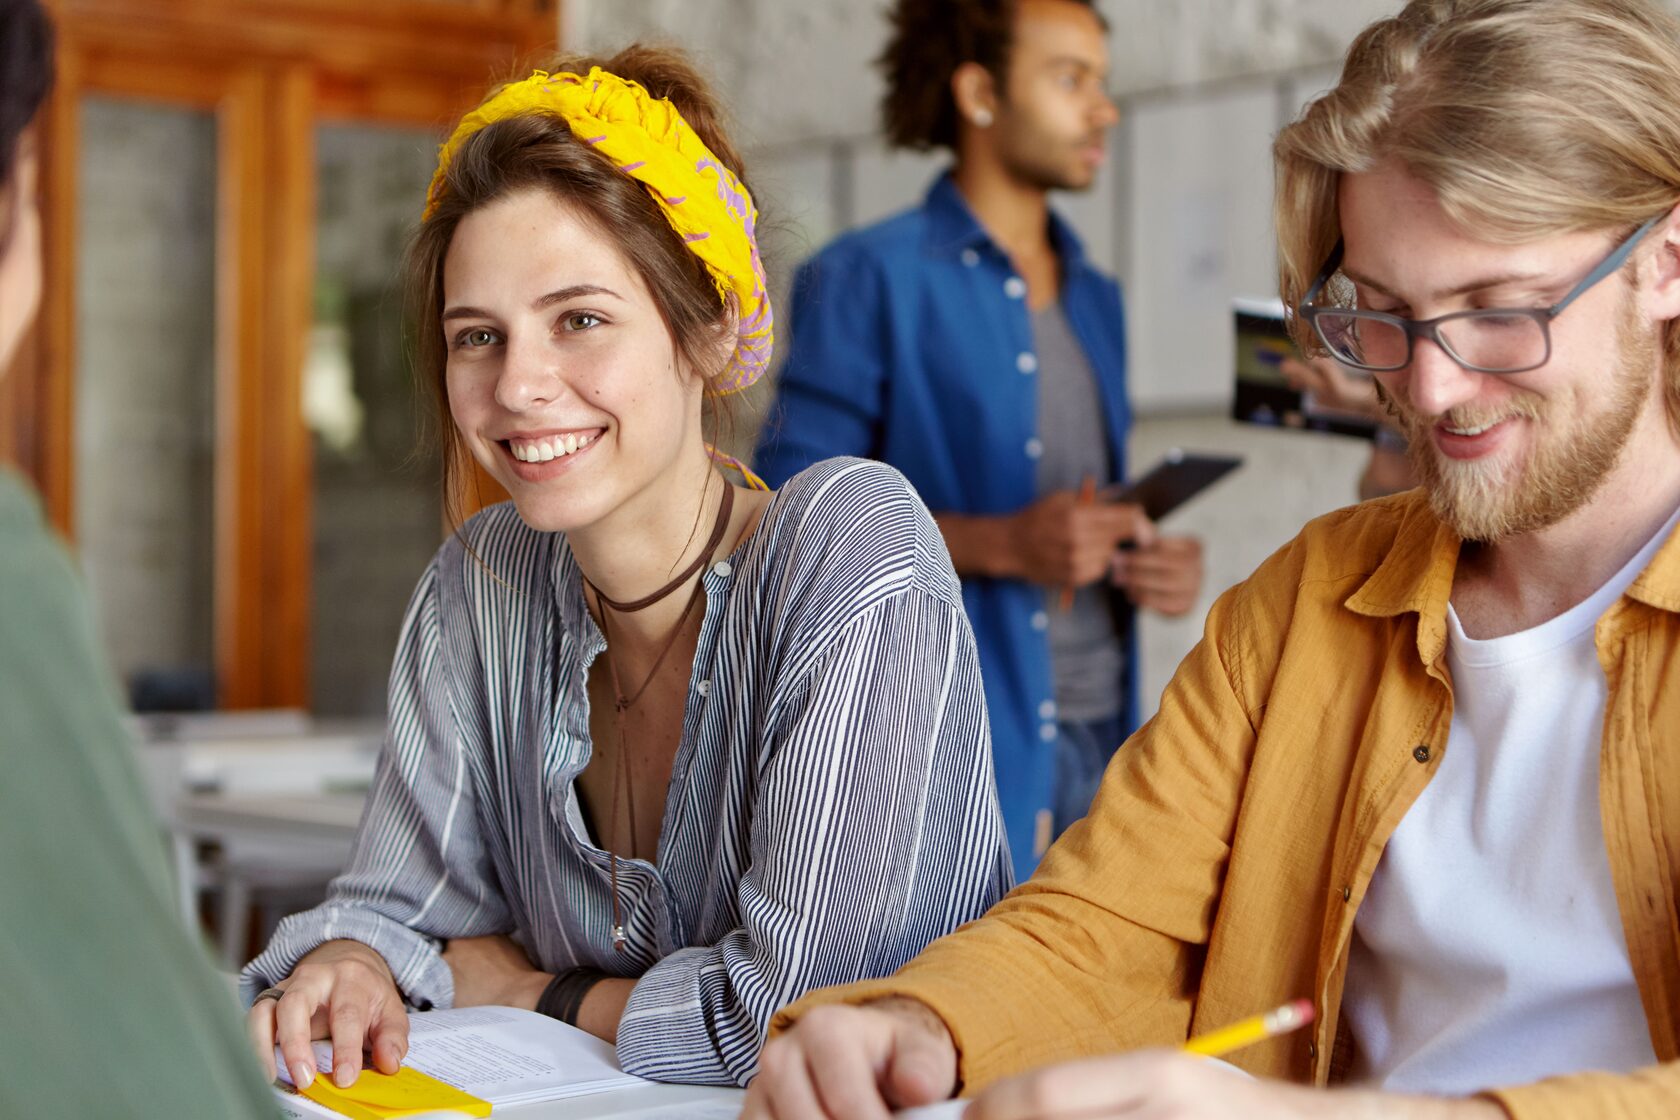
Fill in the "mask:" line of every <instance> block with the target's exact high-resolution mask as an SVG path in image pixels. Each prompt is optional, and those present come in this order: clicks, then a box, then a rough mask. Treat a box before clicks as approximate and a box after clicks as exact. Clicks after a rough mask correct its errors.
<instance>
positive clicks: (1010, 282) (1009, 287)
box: [1003, 276, 1027, 299]
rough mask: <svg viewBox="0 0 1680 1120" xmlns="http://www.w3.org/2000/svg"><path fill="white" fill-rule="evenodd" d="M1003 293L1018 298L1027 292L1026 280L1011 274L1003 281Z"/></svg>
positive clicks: (1011, 297)
mask: <svg viewBox="0 0 1680 1120" xmlns="http://www.w3.org/2000/svg"><path fill="white" fill-rule="evenodd" d="M1003 294H1004V295H1006V296H1008V297H1009V298H1010V299H1020V298H1021V297H1022V296H1024V295H1026V294H1027V282H1026V281H1025V280H1023V279H1021V278H1020V277H1019V276H1011V277H1010V278H1009V279H1007V280H1005V281H1004V282H1003Z"/></svg>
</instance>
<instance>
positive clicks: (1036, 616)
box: [1032, 611, 1050, 630]
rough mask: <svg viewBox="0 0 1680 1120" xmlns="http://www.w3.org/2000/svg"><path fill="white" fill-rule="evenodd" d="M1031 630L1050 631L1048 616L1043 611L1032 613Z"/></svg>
mask: <svg viewBox="0 0 1680 1120" xmlns="http://www.w3.org/2000/svg"><path fill="white" fill-rule="evenodd" d="M1032 628H1033V629H1034V630H1048V629H1050V616H1049V615H1047V614H1045V613H1044V612H1043V611H1034V612H1033V613H1032Z"/></svg>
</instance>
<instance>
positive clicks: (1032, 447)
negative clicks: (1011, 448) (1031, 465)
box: [1026, 437, 1044, 459]
mask: <svg viewBox="0 0 1680 1120" xmlns="http://www.w3.org/2000/svg"><path fill="white" fill-rule="evenodd" d="M1026 451H1027V458H1029V459H1037V458H1038V457H1039V456H1041V455H1043V454H1044V442H1043V441H1042V440H1040V439H1038V438H1037V437H1034V438H1033V439H1029V440H1028V441H1027V447H1026Z"/></svg>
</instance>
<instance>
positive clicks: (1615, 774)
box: [746, 0, 1680, 1120]
mask: <svg viewBox="0 0 1680 1120" xmlns="http://www.w3.org/2000/svg"><path fill="white" fill-rule="evenodd" d="M1275 155H1276V159H1277V167H1278V179H1277V188H1278V189H1277V199H1278V202H1277V227H1278V238H1279V256H1280V260H1281V272H1282V289H1283V296H1284V300H1285V304H1286V306H1289V307H1292V308H1294V309H1295V312H1296V315H1295V322H1294V326H1295V329H1296V333H1297V340H1298V341H1299V342H1300V343H1301V344H1302V345H1303V346H1304V347H1305V348H1306V349H1308V350H1310V351H1312V352H1314V353H1317V354H1328V355H1330V356H1333V357H1334V358H1335V359H1336V360H1337V361H1339V362H1341V363H1343V364H1345V365H1347V366H1351V367H1354V368H1359V369H1364V370H1366V371H1368V372H1369V373H1370V375H1371V376H1372V377H1373V378H1374V379H1375V381H1376V384H1377V385H1378V387H1379V388H1380V390H1381V393H1382V396H1383V398H1384V400H1385V402H1386V404H1387V405H1388V408H1389V409H1390V411H1391V412H1392V413H1393V415H1394V417H1395V420H1396V422H1397V424H1398V425H1399V426H1400V427H1401V429H1402V430H1403V432H1404V433H1405V434H1406V436H1407V437H1408V439H1409V442H1410V448H1411V455H1412V457H1413V463H1414V466H1415V467H1416V469H1417V471H1418V474H1419V477H1420V478H1421V479H1422V480H1423V485H1422V486H1421V487H1420V488H1419V489H1418V490H1415V491H1412V492H1409V493H1407V494H1402V495H1398V496H1395V497H1392V498H1387V499H1381V500H1377V501H1371V502H1366V503H1363V504H1361V505H1359V506H1357V507H1353V508H1350V509H1347V510H1343V511H1341V512H1339V513H1336V514H1332V515H1330V516H1328V517H1325V518H1322V519H1320V520H1318V521H1315V522H1313V523H1311V524H1309V525H1308V526H1307V527H1306V528H1305V529H1304V530H1303V531H1302V532H1301V534H1300V535H1299V536H1298V537H1297V538H1296V539H1295V540H1294V541H1293V542H1291V543H1290V544H1289V545H1287V546H1285V547H1284V548H1283V549H1282V550H1280V551H1279V552H1278V553H1277V554H1276V555H1275V556H1273V557H1272V558H1271V559H1269V560H1268V561H1267V562H1266V563H1265V564H1264V565H1262V566H1261V568H1260V569H1259V570H1258V571H1257V572H1255V574H1254V575H1253V576H1251V577H1250V578H1249V579H1248V580H1246V581H1245V582H1243V583H1242V584H1239V585H1238V586H1237V587H1235V588H1233V589H1232V590H1231V591H1229V592H1227V593H1226V594H1225V595H1224V596H1223V597H1222V598H1221V599H1220V600H1219V602H1218V603H1217V604H1216V605H1215V606H1214V608H1213V611H1212V613H1211V614H1210V616H1209V619H1208V624H1207V632H1206V637H1205V638H1204V640H1203V641H1202V643H1201V644H1200V645H1199V646H1198V647H1197V648H1196V649H1195V650H1194V651H1193V652H1192V653H1191V655H1190V657H1189V658H1188V659H1187V660H1186V661H1185V663H1184V664H1183V665H1182V666H1181V667H1180V669H1179V671H1178V673H1177V675H1176V676H1175V677H1174V679H1173V681H1172V683H1171V684H1170V685H1169V686H1168V688H1167V691H1166V694H1165V695H1164V697H1163V698H1162V703H1161V708H1160V714H1159V716H1158V717H1157V718H1156V719H1155V720H1154V721H1152V722H1151V723H1150V724H1148V725H1147V726H1145V727H1144V728H1143V729H1142V730H1141V731H1140V732H1139V733H1138V734H1137V735H1136V736H1135V737H1134V738H1133V739H1132V741H1131V742H1130V743H1129V744H1128V745H1127V747H1126V749H1124V750H1123V751H1121V752H1120V754H1119V755H1118V756H1117V758H1116V761H1115V763H1114V765H1113V766H1112V767H1111V768H1110V769H1109V771H1108V773H1107V775H1106V776H1105V779H1104V782H1103V785H1102V788H1101V790H1100V791H1099V793H1098V795H1097V799H1096V802H1095V805H1094V806H1093V808H1092V812H1091V815H1090V816H1089V817H1088V818H1087V819H1086V820H1085V821H1084V822H1082V823H1081V824H1079V825H1077V826H1075V827H1074V828H1073V829H1072V830H1071V831H1069V833H1068V834H1067V835H1066V836H1065V837H1064V838H1063V839H1062V840H1061V841H1060V842H1059V843H1058V844H1057V845H1056V846H1055V847H1053V848H1052V849H1051V850H1050V852H1049V854H1048V855H1047V856H1046V857H1045V860H1044V862H1043V864H1042V865H1041V866H1040V868H1039V870H1038V872H1037V874H1036V875H1035V876H1034V877H1033V878H1032V879H1031V880H1030V881H1029V882H1027V883H1025V884H1024V885H1023V886H1021V887H1020V888H1018V889H1017V890H1016V891H1015V892H1014V893H1012V894H1011V895H1009V896H1008V897H1006V898H1005V899H1004V900H1003V901H1002V902H1000V903H999V904H998V905H997V906H996V907H994V908H993V909H992V911H991V912H990V913H988V914H987V915H986V916H985V917H984V918H981V919H980V920H979V921H977V922H974V923H971V924H970V925H968V926H966V927H964V928H963V929H961V930H959V931H958V932H956V933H955V934H952V935H951V936H949V937H947V938H944V939H942V940H940V941H938V942H935V943H934V944H933V945H931V946H930V947H929V948H928V949H927V950H926V951H924V952H923V953H922V954H921V955H920V956H919V957H917V958H916V959H915V960H913V961H911V962H910V963H909V964H908V965H906V966H905V967H904V968H903V969H902V970H901V971H900V972H899V973H898V974H897V975H896V976H893V977H891V978H888V979H885V980H880V981H873V982H870V983H867V984H861V985H852V986H848V987H845V988H841V989H833V990H830V991H827V992H819V993H816V994H814V995H812V996H809V997H807V998H806V999H804V1000H802V1001H800V1002H799V1003H797V1004H795V1005H793V1006H792V1007H791V1008H789V1009H787V1010H785V1011H784V1012H783V1013H782V1015H781V1016H780V1017H779V1018H778V1020H777V1023H778V1027H779V1029H781V1030H783V1031H786V1032H787V1033H786V1034H785V1035H784V1036H783V1037H782V1038H780V1039H778V1040H776V1041H774V1042H772V1043H771V1045H770V1046H769V1047H767V1048H766V1050H765V1051H764V1053H763V1056H762V1058H761V1069H762V1073H761V1074H760V1077H759V1080H758V1082H757V1083H755V1085H754V1086H753V1090H752V1093H751V1096H750V1097H749V1101H748V1108H747V1112H746V1116H748V1117H752V1118H760V1117H768V1116H775V1117H782V1118H787V1117H812V1116H833V1117H840V1116H845V1117H865V1118H875V1117H880V1116H884V1115H885V1113H884V1112H883V1111H881V1110H882V1108H883V1107H884V1105H888V1104H890V1105H906V1104H920V1103H924V1102H926V1101H929V1100H932V1099H936V1098H939V1097H944V1096H949V1095H951V1094H952V1093H953V1092H955V1091H956V1090H958V1089H961V1090H963V1091H966V1092H969V1093H978V1094H979V1096H980V1100H979V1101H978V1102H977V1104H976V1106H975V1107H974V1108H972V1109H971V1110H969V1111H968V1112H967V1113H965V1115H966V1116H967V1117H968V1118H969V1120H1013V1118H1023V1120H1024V1118H1027V1117H1034V1118H1040V1120H1045V1118H1053V1117H1068V1118H1072V1117H1075V1116H1077V1117H1081V1118H1091V1117H1110V1116H1134V1115H1136V1116H1145V1115H1147V1116H1167V1115H1171V1116H1175V1117H1191V1118H1194V1117H1227V1116H1240V1117H1245V1118H1248V1120H1260V1118H1271V1117H1316V1116H1355V1115H1356V1116H1361V1117H1376V1118H1383V1117H1395V1118H1399V1117H1416V1118H1425V1117H1441V1118H1460V1117H1461V1118H1464V1120H1473V1118H1475V1117H1479V1116H1485V1117H1489V1118H1490V1120H1497V1118H1499V1117H1501V1116H1506V1117H1513V1118H1516V1120H1527V1118H1531V1117H1532V1118H1535V1120H1550V1118H1553V1117H1557V1118H1562V1117H1575V1116H1617V1117H1634V1118H1643V1117H1650V1118H1652V1120H1655V1118H1657V1117H1673V1116H1675V1115H1680V872H1677V870H1676V869H1677V868H1680V687H1676V686H1675V684H1674V682H1677V681H1680V533H1676V532H1675V529H1676V525H1677V524H1680V23H1677V22H1676V20H1675V18H1674V17H1673V16H1672V15H1670V14H1669V13H1668V12H1667V11H1666V10H1665V9H1664V8H1663V7H1662V6H1661V5H1660V4H1659V3H1657V2H1656V0H1594V2H1593V3H1590V4H1587V3H1581V2H1580V0H1414V2H1413V3H1411V4H1410V5H1408V6H1407V7H1406V8H1405V10H1404V11H1402V12H1401V13H1400V14H1399V15H1398V16H1396V17H1394V18H1392V19H1387V20H1383V21H1380V22H1378V23H1377V24H1374V25H1373V26H1372V27H1370V28H1368V29H1367V30H1366V31H1365V32H1364V33H1363V34H1362V35H1361V36H1360V37H1359V38H1358V39H1357V40H1356V41H1355V43H1354V45H1353V46H1352V48H1351V49H1350V51H1349V54H1348V58H1347V62H1346V65H1345V68H1344V70H1343V73H1342V78H1341V81H1340V82H1339V84H1338V85H1337V86H1336V88H1334V89H1332V90H1331V91H1329V92H1328V93H1327V94H1325V95H1324V96H1323V97H1321V98H1319V99H1318V100H1317V101H1315V102H1314V103H1313V104H1312V105H1310V106H1309V107H1308V108H1307V109H1306V110H1305V111H1304V112H1303V114H1302V116H1301V117H1300V119H1298V120H1297V121H1296V122H1295V123H1294V124H1292V125H1291V126H1289V127H1288V128H1287V129H1285V130H1284V131H1283V132H1282V134H1280V136H1279V138H1278V140H1277V143H1276V148H1275ZM977 979H978V980H980V982H977ZM1299 997H1307V998H1310V999H1311V1000H1312V1002H1313V1004H1314V1008H1315V1011H1316V1020H1315V1021H1314V1023H1313V1024H1312V1027H1311V1029H1310V1030H1308V1031H1302V1032H1300V1033H1298V1034H1294V1035H1289V1036H1286V1037H1278V1038H1273V1039H1271V1040H1270V1041H1267V1042H1264V1043H1261V1044H1259V1045H1256V1046H1253V1047H1250V1048H1249V1049H1247V1050H1244V1051H1242V1052H1240V1053H1238V1054H1236V1055H1234V1056H1233V1061H1234V1062H1235V1063H1236V1064H1237V1065H1239V1066H1242V1067H1244V1068H1245V1069H1247V1070H1248V1071H1250V1072H1251V1073H1254V1074H1256V1075H1257V1076H1258V1077H1259V1080H1248V1079H1243V1078H1239V1077H1234V1076H1232V1075H1231V1074H1230V1073H1229V1071H1226V1070H1221V1069H1219V1068H1216V1067H1214V1066H1212V1065H1211V1064H1209V1063H1205V1062H1201V1061H1199V1060H1194V1059H1191V1058H1189V1057H1187V1056H1184V1055H1182V1054H1180V1053H1177V1052H1176V1048H1177V1047H1179V1046H1181V1045H1182V1044H1183V1043H1184V1042H1185V1040H1186V1039H1187V1038H1189V1037H1191V1036H1194V1035H1196V1034H1200V1033H1202V1032H1204V1031H1207V1030H1209V1029H1211V1028H1216V1027H1220V1026H1223V1025H1225V1024H1227V1023H1230V1022H1232V1021H1233V1020H1237V1019H1241V1018H1244V1017H1245V1016H1247V1015H1250V1014H1253V1013H1255V1012H1259V1011H1262V1010H1266V1009H1268V1008H1271V1007H1275V1006H1277V1005H1279V1004H1282V1003H1284V1002H1286V1001H1288V1000H1291V999H1294V998H1299ZM789 1028H791V1030H790V1029H789ZM1122 1051H1125V1052H1127V1053H1117V1052H1122ZM1104 1053H1108V1054H1110V1055H1111V1056H1108V1057H1093V1055H1101V1054H1104ZM1076 1058H1077V1059H1084V1060H1083V1061H1080V1062H1077V1063H1072V1064H1068V1063H1069V1060H1070V1059H1076ZM1056 1063H1063V1064H1056ZM1281 1082H1294V1083H1295V1084H1283V1083H1281ZM1327 1087H1329V1089H1330V1091H1325V1090H1326V1088H1327Z"/></svg>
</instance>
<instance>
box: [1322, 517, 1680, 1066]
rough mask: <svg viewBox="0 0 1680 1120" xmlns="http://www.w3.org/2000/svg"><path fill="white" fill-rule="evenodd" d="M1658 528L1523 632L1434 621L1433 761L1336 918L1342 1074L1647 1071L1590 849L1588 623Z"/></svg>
mask: <svg viewBox="0 0 1680 1120" xmlns="http://www.w3.org/2000/svg"><path fill="white" fill-rule="evenodd" d="M1677 523H1680V513H1676V515H1675V516H1674V517H1672V518H1670V519H1669V522H1668V524H1667V525H1665V526H1664V527H1663V528H1662V529H1661V530H1660V531H1659V532H1658V533H1657V534H1656V536H1655V537H1653V538H1652V539H1651V541H1650V542H1649V543H1647V544H1646V545H1645V547H1644V548H1642V549H1640V551H1639V553H1638V555H1636V556H1634V558H1633V559H1632V560H1630V561H1628V563H1627V565H1626V566H1625V567H1623V568H1622V570H1621V571H1619V572H1617V573H1616V574H1615V575H1614V576H1613V577H1611V579H1610V581H1609V582H1608V583H1606V584H1605V585H1604V586H1603V587H1602V588H1600V589H1599V590H1598V591H1597V592H1596V593H1594V594H1593V595H1592V596H1591V597H1590V598H1588V599H1587V600H1586V601H1585V602H1583V603H1580V604H1578V605H1577V606H1575V607H1572V608H1570V609H1569V610H1568V611H1565V612H1564V613H1563V614H1561V615H1559V616H1558V617H1556V618H1554V619H1551V620H1550V621H1548V622H1543V623H1541V624H1540V625H1539V626H1536V627H1533V628H1532V629H1529V630H1524V631H1522V632H1520V633H1516V634H1510V635H1507V636H1505V637H1502V638H1493V639H1490V640H1487V641H1477V640H1475V639H1473V638H1469V637H1466V636H1465V633H1464V630H1463V628H1462V627H1461V626H1460V625H1459V622H1458V616H1457V614H1456V613H1454V612H1453V611H1452V610H1451V608H1450V607H1449V609H1448V639H1447V663H1448V666H1449V668H1450V669H1451V671H1452V682H1453V700H1454V709H1453V720H1452V727H1451V729H1450V731H1449V733H1448V738H1447V749H1446V753H1445V754H1444V756H1443V757H1442V759H1441V762H1440V766H1439V769H1438V770H1437V771H1436V773H1435V776H1434V778H1433V779H1431V781H1430V783H1429V785H1428V786H1427V787H1426V788H1425V789H1424V791H1423V793H1422V794H1421V795H1419V797H1418V799H1417V801H1416V802H1415V803H1414V804H1413V805H1412V808H1411V809H1410V811H1408V812H1407V814H1406V816H1405V818H1404V819H1403V820H1401V822H1400V826H1399V827H1398V828H1397V829H1395V832H1394V835H1393V837H1392V838H1391V839H1390V840H1389V842H1388V845H1387V847H1386V848H1385V849H1384V850H1383V856H1382V862H1381V863H1379V864H1378V866H1377V871H1376V874H1375V875H1374V876H1373V877H1372V880H1371V885H1370V889H1369V891H1368V892H1367V894H1366V897H1365V901H1364V903H1363V904H1362V905H1361V906H1360V908H1359V914H1358V916H1357V917H1356V918H1355V920H1354V932H1353V943H1352V945H1351V947H1350V949H1349V960H1348V975H1347V985H1346V989H1345V993H1344V995H1343V1001H1342V1014H1343V1015H1344V1016H1346V1017H1347V1022H1348V1025H1349V1027H1350V1028H1351V1029H1352V1032H1353V1037H1354V1039H1355V1041H1356V1042H1357V1043H1358V1058H1357V1061H1356V1063H1355V1065H1354V1067H1353V1069H1352V1071H1351V1072H1352V1077H1353V1079H1354V1080H1356V1081H1360V1082H1364V1083H1366V1084H1369V1085H1373V1086H1380V1087H1382V1088H1386V1089H1390V1090H1394V1091H1397V1092H1428V1093H1467V1092H1473V1091H1476V1090H1479V1089H1486V1088H1490V1087H1494V1086H1499V1085H1519V1084H1526V1083H1528V1082H1531V1081H1536V1080H1539V1079H1541V1078H1544V1077H1549V1076H1554V1075H1557V1074H1565V1073H1575V1072H1580V1071H1583V1070H1607V1071H1627V1070H1631V1069H1636V1068H1638V1067H1640V1066H1648V1065H1653V1064H1655V1062H1656V1055H1655V1053H1654V1052H1653V1051H1652V1049H1651V1038H1650V1032H1649V1029H1648V1027H1647V1024H1646V1022H1645V1014H1644V1010H1643V1008H1642V1006H1641V1004H1640V1001H1639V989H1638V987H1637V986H1636V985H1635V983H1634V979H1633V970H1632V968H1631V966H1630V965H1629V963H1628V951H1627V943H1626V940H1625V938H1624V936H1623V933H1622V922H1621V914H1620V912H1619V910H1618V908H1617V903H1616V895H1615V890H1614V888H1613V886H1612V883H1611V878H1610V860H1609V856H1608V855H1607V854H1606V851H1605V846H1604V824H1603V819H1602V817H1601V815H1600V810H1599V801H1598V772H1599V744H1600V737H1601V735H1600V733H1601V730H1602V728H1603V723H1604V704H1605V698H1606V691H1607V690H1606V685H1605V680H1604V670H1603V669H1602V668H1601V667H1600V665H1599V663H1598V653H1597V648H1596V646H1595V644H1594V640H1593V637H1594V635H1593V627H1594V625H1595V624H1596V623H1597V621H1598V619H1599V617H1600V616H1601V615H1603V614H1604V612H1605V611H1606V610H1608V609H1609V608H1610V607H1611V606H1612V605H1613V604H1614V603H1615V602H1616V600H1617V599H1619V598H1620V597H1621V595H1622V593H1623V592H1624V591H1626V590H1627V587H1628V585H1629V584H1631V583H1632V582H1633V581H1634V579H1635V578H1637V577H1638V575H1639V573H1640V572H1641V571H1642V570H1644V568H1645V566H1646V565H1647V564H1649V563H1650V561H1651V558H1652V556H1654V555H1655V554H1656V552H1657V550H1658V548H1660V547H1661V545H1662V542H1663V541H1664V540H1666V539H1667V537H1668V535H1669V533H1670V532H1671V531H1672V530H1673V529H1674V527H1675V525H1676V524H1677Z"/></svg>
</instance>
